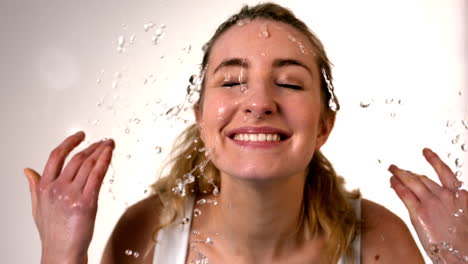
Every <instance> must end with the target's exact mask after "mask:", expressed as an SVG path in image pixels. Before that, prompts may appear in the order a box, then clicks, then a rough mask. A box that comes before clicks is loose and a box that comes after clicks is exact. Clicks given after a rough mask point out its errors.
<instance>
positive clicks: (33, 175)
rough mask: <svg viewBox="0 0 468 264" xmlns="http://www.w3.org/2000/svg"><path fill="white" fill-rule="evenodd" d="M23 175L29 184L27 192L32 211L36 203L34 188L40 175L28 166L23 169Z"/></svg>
mask: <svg viewBox="0 0 468 264" xmlns="http://www.w3.org/2000/svg"><path fill="white" fill-rule="evenodd" d="M23 173H24V175H25V176H26V178H27V179H28V185H29V192H30V193H31V203H32V210H33V211H34V210H35V208H36V205H37V192H36V188H37V185H38V183H39V181H40V180H41V176H40V175H39V173H37V172H36V171H35V170H33V169H30V168H25V169H24V170H23Z"/></svg>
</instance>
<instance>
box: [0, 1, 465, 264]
mask: <svg viewBox="0 0 468 264" xmlns="http://www.w3.org/2000/svg"><path fill="white" fill-rule="evenodd" d="M243 3H250V4H254V3H256V2H255V1H245V2H241V1H229V2H228V1H214V0H197V1H183V0H175V1H144V0H141V1H124V0H114V1H111V0H102V1H90V0H82V1H73V0H69V1H63V0H62V1H58V0H48V1H43V0H37V1H35V0H34V1H33V0H29V1H26V0H17V1H13V0H6V1H5V0H1V2H0V33H1V34H0V39H1V41H0V96H1V97H0V115H1V119H0V120H1V121H2V130H1V132H0V133H1V137H0V146H1V152H0V155H1V156H0V160H1V162H2V164H1V165H2V167H1V168H2V175H1V181H2V183H1V185H0V186H1V191H0V194H1V202H2V212H3V213H2V217H1V218H0V219H1V220H0V221H1V222H0V223H1V225H0V226H1V228H2V230H1V234H2V235H1V247H0V252H1V257H0V258H1V259H2V261H1V262H2V263H39V259H40V241H39V238H38V235H37V233H36V229H35V226H34V223H33V220H32V217H31V208H30V198H29V193H28V187H27V181H26V179H25V177H24V176H23V175H22V169H23V168H24V167H27V166H29V167H32V168H35V169H36V170H38V171H40V172H41V171H42V169H43V168H44V164H45V162H46V160H47V157H48V155H49V152H50V151H51V150H52V149H53V148H54V147H55V146H56V145H57V144H59V143H60V142H61V141H62V140H63V139H64V138H65V137H66V136H67V135H69V134H71V133H72V132H75V131H77V130H79V129H82V130H85V131H86V132H87V140H86V141H87V143H89V142H91V141H94V140H98V139H101V138H103V137H112V138H114V139H115V140H116V143H117V148H116V153H115V157H114V161H113V168H112V169H111V171H110V173H109V174H108V175H107V178H106V180H105V184H104V187H103V189H102V193H101V199H100V211H99V214H98V220H97V225H96V232H95V235H94V240H93V243H92V245H91V249H90V263H98V261H99V258H100V255H101V253H102V249H103V247H104V244H105V242H106V240H107V237H108V235H109V233H110V232H111V230H112V228H113V225H114V223H115V221H116V220H117V219H118V217H119V215H120V214H121V213H122V212H123V210H125V208H126V207H127V206H128V205H129V204H132V203H134V202H135V201H137V200H138V199H141V198H142V197H144V196H145V190H146V187H147V185H148V184H150V183H152V182H154V181H155V180H156V172H157V169H158V168H159V165H160V162H161V160H162V159H163V158H164V157H165V155H167V153H168V152H169V148H170V145H171V141H172V139H173V138H174V136H175V135H176V134H178V133H179V132H180V131H181V129H182V128H183V127H184V126H185V124H184V122H183V120H174V119H172V120H167V118H166V117H165V116H164V115H162V116H161V115H160V114H164V113H165V112H166V111H167V110H168V109H169V107H171V106H174V105H176V104H179V103H182V102H183V99H184V97H183V96H184V93H185V88H186V86H187V84H188V78H189V76H190V75H191V74H193V73H195V72H196V70H197V69H198V67H197V65H198V64H199V63H200V62H201V56H202V53H201V46H202V45H203V44H204V43H205V42H206V41H207V40H208V39H209V37H210V36H211V35H212V33H213V32H214V30H215V29H216V27H217V26H218V25H219V23H221V22H222V21H224V20H225V19H226V18H227V17H228V16H229V15H231V14H233V13H234V12H237V11H238V10H239V9H240V8H241V6H242V4H243ZM278 3H283V4H286V5H287V7H289V8H291V9H292V10H293V11H294V12H295V13H296V14H297V15H298V16H299V18H301V19H303V20H304V21H305V22H306V24H308V25H309V26H310V27H311V28H312V30H314V31H315V32H316V33H317V35H318V36H319V37H320V38H321V39H322V41H323V42H324V44H325V47H326V48H327V50H328V53H329V56H330V58H331V60H332V61H333V63H334V65H335V79H336V81H335V86H336V90H337V95H338V97H339V99H340V100H341V103H342V111H340V113H339V115H338V119H337V124H336V126H335V130H334V132H333V134H332V136H331V138H330V140H329V142H328V143H327V145H326V146H325V154H326V155H327V156H328V157H329V158H330V159H331V160H332V162H333V164H334V165H335V167H336V169H337V170H338V172H339V173H340V174H341V175H344V176H345V178H346V179H347V182H348V185H349V187H350V188H356V187H359V188H360V189H361V191H362V193H363V195H364V197H366V198H368V199H371V200H374V201H376V202H379V203H381V204H383V205H384V206H386V207H387V208H389V209H391V210H392V211H394V212H395V213H396V214H398V215H399V216H400V217H402V218H403V219H404V220H405V221H406V222H407V224H408V225H410V223H409V221H408V217H407V213H406V211H405V210H404V206H403V204H402V203H401V202H400V201H399V200H398V199H397V197H396V195H395V194H394V193H393V191H392V190H391V189H390V187H389V173H388V172H387V171H386V168H387V167H388V165H389V164H391V163H395V164H397V165H399V166H400V167H403V168H407V169H410V170H413V171H416V172H418V173H424V174H427V175H429V176H430V177H432V178H435V175H434V173H433V172H432V170H431V169H430V167H429V165H428V164H427V163H426V162H425V161H424V159H423V157H422V155H421V150H422V148H423V147H425V146H428V147H431V148H433V149H434V150H435V151H436V152H438V153H439V154H440V155H441V156H442V157H443V158H444V160H445V161H446V162H447V163H448V164H449V165H450V166H451V167H452V168H453V169H457V170H459V171H461V172H462V173H463V175H462V179H463V180H464V181H467V180H468V178H467V176H468V170H467V166H466V165H465V166H463V167H461V168H456V166H455V163H454V161H455V159H456V158H459V159H460V160H461V161H463V162H464V163H467V162H468V159H467V157H468V156H467V153H466V152H463V151H462V150H461V145H462V144H463V143H468V137H467V134H468V130H467V129H465V127H464V126H463V125H462V123H461V121H462V120H467V121H468V109H467V101H468V99H467V97H468V96H467V94H468V89H467V85H468V80H467V77H466V72H467V68H468V65H467V61H468V60H467V48H466V47H467V31H468V29H467V26H466V25H467V24H468V23H467V16H468V11H467V10H468V7H467V2H466V1H464V0H452V1H446V0H431V1H423V0H411V1H409V0H394V1H370V0H357V1H346V0H341V1H340V0H331V1H330V0H327V1H324V0H315V1H310V0H308V1H305V0H304V1H299V0H298V1H287V3H286V1H278ZM150 21H151V22H153V23H154V24H155V25H156V26H155V27H153V28H151V29H149V30H148V31H147V32H145V30H144V25H145V24H147V23H149V22H150ZM161 24H165V26H166V27H165V28H164V29H162V31H163V35H162V36H161V38H160V40H159V43H158V44H157V45H154V44H153V42H152V36H154V35H155V31H156V30H157V28H159V27H160V26H161ZM132 35H135V38H134V41H133V43H130V38H131V36H132ZM120 36H123V38H124V40H125V42H124V45H123V47H124V49H125V50H124V51H122V52H118V51H117V48H118V39H119V37H120ZM189 45H190V51H189V49H188V48H187V47H188V46H189ZM145 79H146V82H145ZM400 100H401V101H400ZM361 102H363V103H369V102H370V106H369V107H367V108H362V107H360V103H361ZM399 102H400V103H399ZM181 116H182V117H183V118H184V119H188V120H189V121H190V122H192V121H193V119H192V117H191V113H190V111H186V112H183V113H182V115H181ZM457 135H460V137H459V140H458V142H457V141H456V140H455V141H454V139H455V138H456V136H457ZM452 141H454V143H452ZM157 146H159V147H161V148H162V153H158V151H157V150H156V149H155V148H156V147H157ZM111 182H112V183H111Z"/></svg>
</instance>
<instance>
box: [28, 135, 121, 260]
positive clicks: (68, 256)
mask: <svg viewBox="0 0 468 264" xmlns="http://www.w3.org/2000/svg"><path fill="white" fill-rule="evenodd" d="M84 138H85V134H84V133H83V132H78V133H76V134H74V135H72V136H70V137H68V138H66V139H65V140H64V141H63V142H62V143H61V144H60V145H59V146H58V147H57V148H55V149H54V150H53V151H52V152H51V154H50V156H49V159H48V161H47V164H46V166H45V169H44V172H43V174H42V175H40V174H39V173H37V172H36V171H34V170H32V169H29V168H26V169H25V170H24V174H25V175H26V177H27V178H28V182H29V189H30V192H31V201H32V214H33V217H34V222H35V223H36V226H37V229H38V231H39V236H40V239H41V245H42V257H41V263H42V264H55V263H60V264H83V263H87V260H88V255H87V251H88V247H89V244H90V242H91V238H92V236H93V229H94V222H95V218H96V212H97V199H98V196H99V190H100V187H101V183H102V180H103V178H104V176H105V174H106V172H107V169H108V167H109V164H110V162H111V158H112V152H113V149H114V142H113V141H112V140H107V141H100V142H96V143H94V144H92V145H90V146H89V147H88V148H86V149H85V150H83V151H81V152H79V153H78V154H76V155H75V156H74V157H73V158H72V159H71V160H70V162H69V163H68V164H67V165H66V166H65V167H64V163H65V160H66V158H67V156H68V155H69V154H70V152H71V151H72V150H73V149H74V148H75V147H76V146H78V145H79V144H80V143H81V142H82V141H83V140H84Z"/></svg>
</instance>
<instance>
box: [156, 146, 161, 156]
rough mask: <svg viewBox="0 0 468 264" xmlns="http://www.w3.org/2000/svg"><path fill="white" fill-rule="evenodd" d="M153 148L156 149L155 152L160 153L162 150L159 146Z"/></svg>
mask: <svg viewBox="0 0 468 264" xmlns="http://www.w3.org/2000/svg"><path fill="white" fill-rule="evenodd" d="M154 150H155V151H156V153H157V154H160V153H161V152H162V148H161V147H160V146H156V147H155V148H154Z"/></svg>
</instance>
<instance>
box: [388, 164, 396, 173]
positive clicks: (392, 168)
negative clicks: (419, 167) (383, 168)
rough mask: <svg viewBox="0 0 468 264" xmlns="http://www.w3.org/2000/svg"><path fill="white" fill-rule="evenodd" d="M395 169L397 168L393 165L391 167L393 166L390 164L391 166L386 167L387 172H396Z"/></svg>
mask: <svg viewBox="0 0 468 264" xmlns="http://www.w3.org/2000/svg"><path fill="white" fill-rule="evenodd" d="M396 169H398V167H397V166H395V165H393V164H391V165H390V166H389V167H388V170H389V171H392V170H396Z"/></svg>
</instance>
